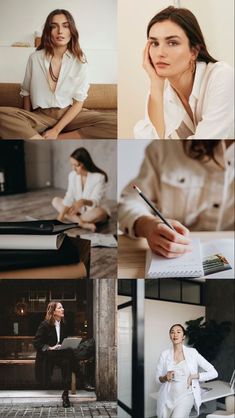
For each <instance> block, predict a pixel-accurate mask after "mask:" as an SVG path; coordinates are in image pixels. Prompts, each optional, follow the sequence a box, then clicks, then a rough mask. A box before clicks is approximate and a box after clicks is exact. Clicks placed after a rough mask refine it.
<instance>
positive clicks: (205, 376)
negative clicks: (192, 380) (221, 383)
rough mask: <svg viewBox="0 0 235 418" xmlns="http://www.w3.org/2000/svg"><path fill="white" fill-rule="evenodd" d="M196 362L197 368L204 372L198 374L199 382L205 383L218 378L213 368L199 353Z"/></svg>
mask: <svg viewBox="0 0 235 418" xmlns="http://www.w3.org/2000/svg"><path fill="white" fill-rule="evenodd" d="M197 362H198V366H199V367H201V368H202V369H203V370H205V371H204V372H200V373H198V378H199V382H206V381H207V380H212V379H216V378H217V377H218V372H217V370H216V369H215V368H214V366H213V365H212V364H211V363H210V362H209V361H207V360H206V359H205V358H204V357H203V356H202V355H201V354H199V353H197Z"/></svg>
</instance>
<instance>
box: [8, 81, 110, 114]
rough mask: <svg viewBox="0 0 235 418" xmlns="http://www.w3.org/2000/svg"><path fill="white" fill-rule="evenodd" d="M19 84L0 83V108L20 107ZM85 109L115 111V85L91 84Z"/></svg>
mask: <svg viewBox="0 0 235 418" xmlns="http://www.w3.org/2000/svg"><path fill="white" fill-rule="evenodd" d="M22 102H23V100H22V97H21V96H20V84H19V83H0V106H13V107H22ZM84 107H86V108H87V109H114V110H115V109H117V85H116V84H91V86H90V89H89V92H88V97H87V99H86V100H85V102H84Z"/></svg>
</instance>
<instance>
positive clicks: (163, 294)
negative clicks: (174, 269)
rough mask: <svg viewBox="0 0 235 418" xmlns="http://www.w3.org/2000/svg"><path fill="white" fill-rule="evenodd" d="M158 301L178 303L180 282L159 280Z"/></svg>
mask: <svg viewBox="0 0 235 418" xmlns="http://www.w3.org/2000/svg"><path fill="white" fill-rule="evenodd" d="M160 299H165V300H174V301H180V282H179V281H178V280H175V279H163V280H161V282H160Z"/></svg>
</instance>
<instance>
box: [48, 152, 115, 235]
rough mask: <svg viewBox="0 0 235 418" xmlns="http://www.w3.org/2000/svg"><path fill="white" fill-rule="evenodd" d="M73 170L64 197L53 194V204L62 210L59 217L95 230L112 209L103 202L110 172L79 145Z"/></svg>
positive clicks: (72, 157)
mask: <svg viewBox="0 0 235 418" xmlns="http://www.w3.org/2000/svg"><path fill="white" fill-rule="evenodd" d="M70 161H71V165H72V167H73V171H71V172H70V174H69V178H68V190H67V192H66V194H65V197H64V199H61V198H60V197H54V199H53V200H52V205H53V206H54V208H55V209H56V210H57V211H58V212H59V216H58V220H59V221H63V220H64V219H66V220H69V221H72V222H78V223H79V226H80V227H81V228H86V229H90V230H91V231H92V232H94V231H95V230H96V223H99V222H105V221H106V220H107V219H108V216H110V211H109V209H108V208H107V207H106V206H105V205H102V200H103V199H104V197H105V183H106V182H107V181H108V176H107V174H106V173H105V172H104V171H103V170H101V169H100V168H98V167H97V166H96V165H95V164H94V162H93V160H92V158H91V156H90V154H89V152H88V151H87V150H86V149H85V148H82V147H81V148H78V149H76V150H75V151H73V153H72V154H71V156H70Z"/></svg>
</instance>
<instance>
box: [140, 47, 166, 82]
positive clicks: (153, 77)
mask: <svg viewBox="0 0 235 418" xmlns="http://www.w3.org/2000/svg"><path fill="white" fill-rule="evenodd" d="M150 46H151V42H150V41H148V42H147V44H146V46H145V49H144V52H143V68H144V69H145V71H146V72H147V74H148V76H149V78H150V81H151V82H152V83H158V84H159V86H160V87H162V88H163V87H164V82H165V78H164V77H160V76H159V75H158V73H157V71H156V69H155V68H154V66H153V63H152V61H151V58H150Z"/></svg>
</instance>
